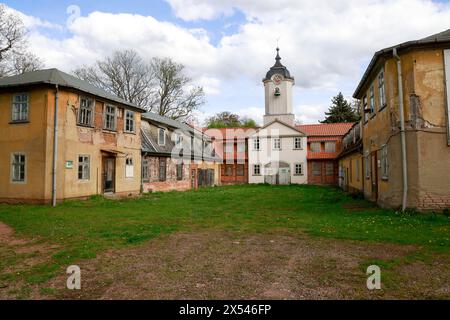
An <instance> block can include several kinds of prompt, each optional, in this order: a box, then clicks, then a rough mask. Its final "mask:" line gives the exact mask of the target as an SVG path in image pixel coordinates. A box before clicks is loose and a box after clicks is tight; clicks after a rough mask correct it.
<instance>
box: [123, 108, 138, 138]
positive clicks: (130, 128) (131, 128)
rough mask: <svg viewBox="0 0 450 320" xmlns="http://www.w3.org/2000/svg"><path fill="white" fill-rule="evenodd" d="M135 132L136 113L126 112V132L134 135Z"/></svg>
mask: <svg viewBox="0 0 450 320" xmlns="http://www.w3.org/2000/svg"><path fill="white" fill-rule="evenodd" d="M135 131H136V128H135V119H134V112H133V111H130V110H125V132H129V133H134V132H135Z"/></svg>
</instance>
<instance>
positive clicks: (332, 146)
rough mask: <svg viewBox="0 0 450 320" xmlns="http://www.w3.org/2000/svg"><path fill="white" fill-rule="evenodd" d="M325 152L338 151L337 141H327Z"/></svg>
mask: <svg viewBox="0 0 450 320" xmlns="http://www.w3.org/2000/svg"><path fill="white" fill-rule="evenodd" d="M325 152H336V142H325Z"/></svg>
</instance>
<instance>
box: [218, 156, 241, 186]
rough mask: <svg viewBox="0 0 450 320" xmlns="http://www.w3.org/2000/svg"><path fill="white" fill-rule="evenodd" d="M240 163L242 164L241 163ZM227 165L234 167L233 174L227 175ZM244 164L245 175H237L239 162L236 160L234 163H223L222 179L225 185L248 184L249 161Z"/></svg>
mask: <svg viewBox="0 0 450 320" xmlns="http://www.w3.org/2000/svg"><path fill="white" fill-rule="evenodd" d="M239 165H240V164H239ZM227 166H232V167H233V172H232V175H231V176H227V175H226V170H227ZM243 166H244V175H243V176H238V175H237V168H238V164H237V163H236V162H235V163H234V164H222V165H221V166H220V167H221V169H220V170H221V173H222V174H221V181H222V184H223V185H233V184H246V183H248V162H246V163H245V164H243Z"/></svg>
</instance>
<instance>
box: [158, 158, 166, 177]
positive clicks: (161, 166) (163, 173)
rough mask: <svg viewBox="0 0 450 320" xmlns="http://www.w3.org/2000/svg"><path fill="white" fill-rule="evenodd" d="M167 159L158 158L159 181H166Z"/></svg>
mask: <svg viewBox="0 0 450 320" xmlns="http://www.w3.org/2000/svg"><path fill="white" fill-rule="evenodd" d="M166 174H167V161H166V159H165V158H160V159H159V181H161V182H163V181H166V179H167V177H166Z"/></svg>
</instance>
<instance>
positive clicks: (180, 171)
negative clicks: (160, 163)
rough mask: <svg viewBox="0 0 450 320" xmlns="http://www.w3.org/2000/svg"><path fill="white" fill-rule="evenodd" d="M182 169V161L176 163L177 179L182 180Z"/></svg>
mask: <svg viewBox="0 0 450 320" xmlns="http://www.w3.org/2000/svg"><path fill="white" fill-rule="evenodd" d="M183 169H184V165H183V164H182V163H179V164H177V180H178V181H181V180H183Z"/></svg>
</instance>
